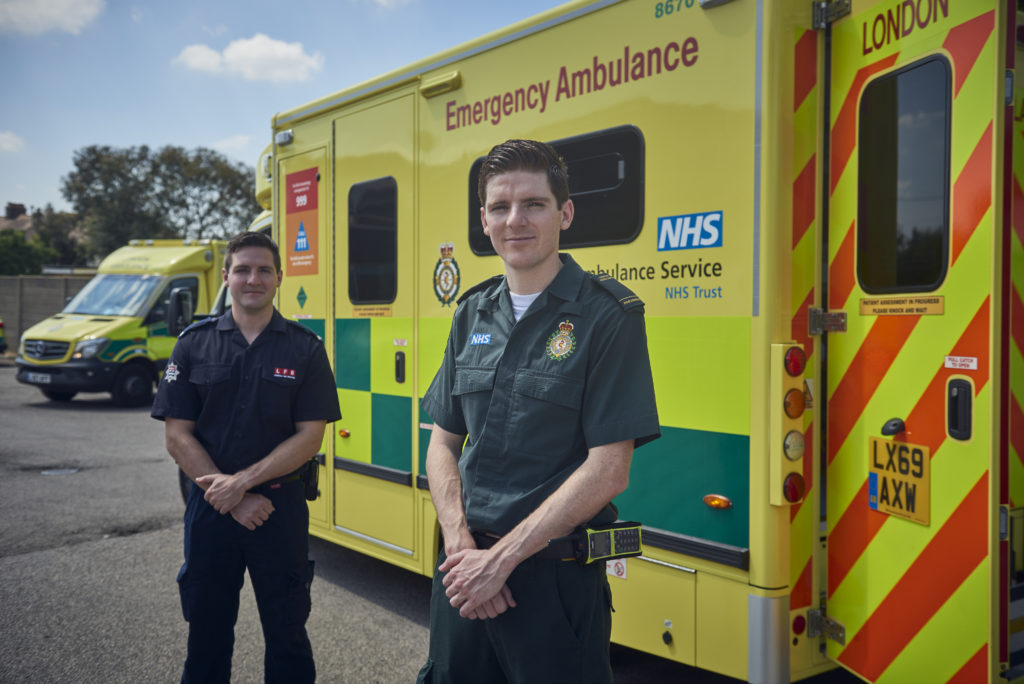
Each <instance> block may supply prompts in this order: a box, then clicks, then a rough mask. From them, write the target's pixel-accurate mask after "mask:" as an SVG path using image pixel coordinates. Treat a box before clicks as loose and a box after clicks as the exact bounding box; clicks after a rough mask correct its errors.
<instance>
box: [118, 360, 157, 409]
mask: <svg viewBox="0 0 1024 684" xmlns="http://www.w3.org/2000/svg"><path fill="white" fill-rule="evenodd" d="M111 394H112V395H113V396H114V403H115V404H117V405H118V406H142V405H143V404H147V403H149V402H151V401H152V400H153V374H152V373H150V372H149V369H148V368H146V367H145V366H142V365H139V364H137V363H132V364H128V365H127V366H125V367H124V368H122V369H121V370H120V371H118V373H117V377H115V378H114V389H113V390H111Z"/></svg>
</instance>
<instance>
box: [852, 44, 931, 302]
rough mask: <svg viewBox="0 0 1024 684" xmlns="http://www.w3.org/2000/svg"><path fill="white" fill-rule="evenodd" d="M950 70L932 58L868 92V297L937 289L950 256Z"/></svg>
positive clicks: (862, 233) (863, 237)
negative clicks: (886, 293) (870, 294)
mask: <svg viewBox="0 0 1024 684" xmlns="http://www.w3.org/2000/svg"><path fill="white" fill-rule="evenodd" d="M949 103H950V69H949V64H948V62H946V60H945V59H944V58H937V57H936V58H929V59H927V60H924V61H922V62H918V63H916V64H913V65H911V66H910V67H907V68H905V69H901V70H900V71H896V72H893V73H891V74H887V75H885V76H883V77H882V78H879V79H878V80H876V81H874V82H872V83H871V84H870V85H868V87H867V88H865V89H864V96H863V97H862V98H861V103H860V119H859V130H858V135H859V158H858V163H859V169H858V175H859V177H858V184H859V185H858V187H859V190H858V196H857V277H858V278H859V280H860V283H861V286H862V287H863V289H864V291H865V292H869V293H885V292H908V291H920V292H925V291H930V290H934V289H935V288H937V287H938V286H939V285H940V284H941V283H942V280H943V279H944V278H945V276H946V261H947V254H948V252H949V137H950V135H949Z"/></svg>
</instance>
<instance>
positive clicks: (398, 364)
mask: <svg viewBox="0 0 1024 684" xmlns="http://www.w3.org/2000/svg"><path fill="white" fill-rule="evenodd" d="M395 382H405V352H403V351H397V352H395Z"/></svg>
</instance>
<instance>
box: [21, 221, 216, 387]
mask: <svg viewBox="0 0 1024 684" xmlns="http://www.w3.org/2000/svg"><path fill="white" fill-rule="evenodd" d="M226 246H227V243H226V242H223V241H219V240H169V239H168V240H132V241H131V242H130V243H129V244H128V245H127V246H125V247H121V248H120V249H117V250H114V251H113V252H111V254H110V255H109V256H108V257H107V258H106V259H104V260H103V261H102V263H100V266H99V268H98V269H97V273H96V276H95V277H94V278H93V279H92V280H90V281H89V282H88V283H87V284H86V286H85V287H84V288H82V290H81V291H80V292H79V293H78V294H77V295H75V297H74V298H73V299H71V301H70V302H68V304H67V306H65V307H64V310H63V311H61V312H60V313H58V314H54V315H53V316H50V317H49V318H47V319H45V320H43V321H41V322H39V323H37V324H35V325H34V326H32V327H31V328H29V329H28V330H26V331H25V333H24V334H23V335H22V337H21V342H20V344H19V346H18V356H17V359H16V360H15V362H16V364H17V369H18V370H17V379H18V382H22V383H25V384H29V385H34V386H36V387H38V388H39V389H40V390H41V391H42V393H43V395H44V396H46V397H47V398H48V399H50V400H52V401H62V402H63V401H70V400H71V399H72V398H73V397H74V396H75V395H76V394H78V393H79V392H110V393H111V395H112V396H113V399H114V403H116V404H118V405H120V406H138V405H141V404H145V403H146V402H148V401H150V400H151V398H152V396H153V386H154V382H155V381H156V380H157V378H158V377H159V374H160V373H161V372H163V368H164V366H165V365H166V364H167V359H168V357H170V355H171V349H172V348H173V347H174V337H173V336H172V335H169V334H168V329H167V327H168V315H169V304H170V301H171V294H172V292H175V291H181V292H183V293H187V294H186V295H185V297H184V299H186V300H189V301H190V302H191V306H190V309H191V311H193V312H199V313H205V312H208V311H210V305H211V302H212V301H213V299H214V297H215V296H216V295H217V293H218V291H219V286H220V282H221V266H222V265H223V263H224V250H225V248H226ZM179 298H180V296H179Z"/></svg>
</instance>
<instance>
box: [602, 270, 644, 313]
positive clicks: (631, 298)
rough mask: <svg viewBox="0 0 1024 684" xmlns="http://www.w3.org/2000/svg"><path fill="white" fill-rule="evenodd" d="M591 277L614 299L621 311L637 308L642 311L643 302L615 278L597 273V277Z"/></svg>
mask: <svg viewBox="0 0 1024 684" xmlns="http://www.w3.org/2000/svg"><path fill="white" fill-rule="evenodd" d="M591 277H592V278H593V279H594V280H595V281H597V284H598V285H600V286H601V287H603V288H604V289H605V290H606V291H607V292H608V293H609V294H610V295H611V296H612V297H614V298H615V301H617V302H618V303H619V306H621V307H622V310H623V311H630V310H632V309H637V308H639V309H640V310H643V308H644V302H643V300H642V299H640V298H639V297H637V296H636V295H635V294H633V291H632V290H630V289H629V288H628V287H626V286H625V285H623V284H622V283H620V282H619V281H618V280H616V279H615V278H612V277H611V276H610V275H608V274H607V273H598V274H597V275H593V274H592V275H591Z"/></svg>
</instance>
